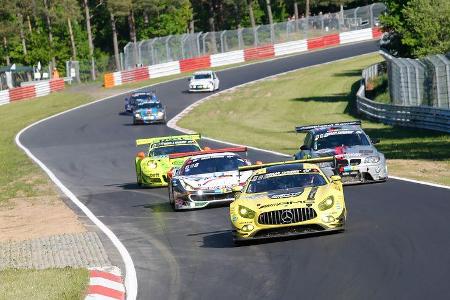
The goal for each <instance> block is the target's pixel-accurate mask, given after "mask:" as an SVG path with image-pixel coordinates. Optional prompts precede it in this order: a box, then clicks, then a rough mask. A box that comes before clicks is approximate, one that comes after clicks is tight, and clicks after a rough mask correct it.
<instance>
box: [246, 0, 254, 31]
mask: <svg viewBox="0 0 450 300" xmlns="http://www.w3.org/2000/svg"><path fill="white" fill-rule="evenodd" d="M247 4H248V14H249V16H250V23H251V24H252V28H255V27H256V22H255V14H254V13H253V0H248V1H247Z"/></svg>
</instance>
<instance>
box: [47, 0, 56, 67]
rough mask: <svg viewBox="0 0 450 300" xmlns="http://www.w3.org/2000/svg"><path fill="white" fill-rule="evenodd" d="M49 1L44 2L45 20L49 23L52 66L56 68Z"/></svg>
mask: <svg viewBox="0 0 450 300" xmlns="http://www.w3.org/2000/svg"><path fill="white" fill-rule="evenodd" d="M47 1H48V0H44V8H45V20H46V22H47V27H48V41H49V44H50V49H51V52H52V53H51V54H52V65H53V68H56V59H55V56H54V55H53V34H52V22H51V20H50V14H49V13H48V10H49V7H48V2H47Z"/></svg>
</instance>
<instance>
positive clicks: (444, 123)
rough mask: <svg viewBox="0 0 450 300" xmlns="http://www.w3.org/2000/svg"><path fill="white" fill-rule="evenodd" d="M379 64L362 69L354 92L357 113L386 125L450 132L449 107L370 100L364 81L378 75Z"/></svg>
mask: <svg viewBox="0 0 450 300" xmlns="http://www.w3.org/2000/svg"><path fill="white" fill-rule="evenodd" d="M381 69H382V68H381V67H380V64H375V65H372V66H370V67H368V68H366V69H364V70H363V72H362V76H363V79H362V80H361V85H360V87H359V89H358V92H357V93H356V106H357V109H358V113H360V114H363V115H365V116H366V117H367V118H369V119H372V120H374V121H377V122H381V123H384V124H387V125H396V126H404V127H414V128H423V129H430V130H436V131H442V132H446V133H450V109H442V108H435V107H430V106H402V105H392V104H384V103H379V102H375V101H372V100H370V99H368V98H367V97H366V95H365V91H366V85H365V82H366V81H367V80H369V79H371V78H374V77H376V76H378V74H379V70H381Z"/></svg>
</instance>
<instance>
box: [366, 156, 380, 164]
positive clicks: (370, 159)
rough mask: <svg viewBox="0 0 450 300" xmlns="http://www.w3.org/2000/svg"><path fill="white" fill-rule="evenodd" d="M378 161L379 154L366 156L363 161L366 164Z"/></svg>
mask: <svg viewBox="0 0 450 300" xmlns="http://www.w3.org/2000/svg"><path fill="white" fill-rule="evenodd" d="M379 161H380V157H379V156H368V157H366V158H365V159H364V162H365V163H367V164H376V163H377V162H379Z"/></svg>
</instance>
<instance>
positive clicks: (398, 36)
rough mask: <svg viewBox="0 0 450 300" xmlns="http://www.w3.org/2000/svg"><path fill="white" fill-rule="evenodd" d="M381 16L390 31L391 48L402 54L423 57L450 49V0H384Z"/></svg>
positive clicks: (388, 31)
mask: <svg viewBox="0 0 450 300" xmlns="http://www.w3.org/2000/svg"><path fill="white" fill-rule="evenodd" d="M384 2H385V4H386V6H387V8H388V13H387V14H386V16H384V17H382V18H381V22H382V25H383V27H384V30H385V31H386V32H387V33H388V34H389V40H390V41H389V47H388V50H389V51H390V52H392V53H393V54H395V55H398V56H402V57H413V58H418V57H424V56H427V55H430V54H439V53H446V52H449V51H450V1H449V0H384Z"/></svg>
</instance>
